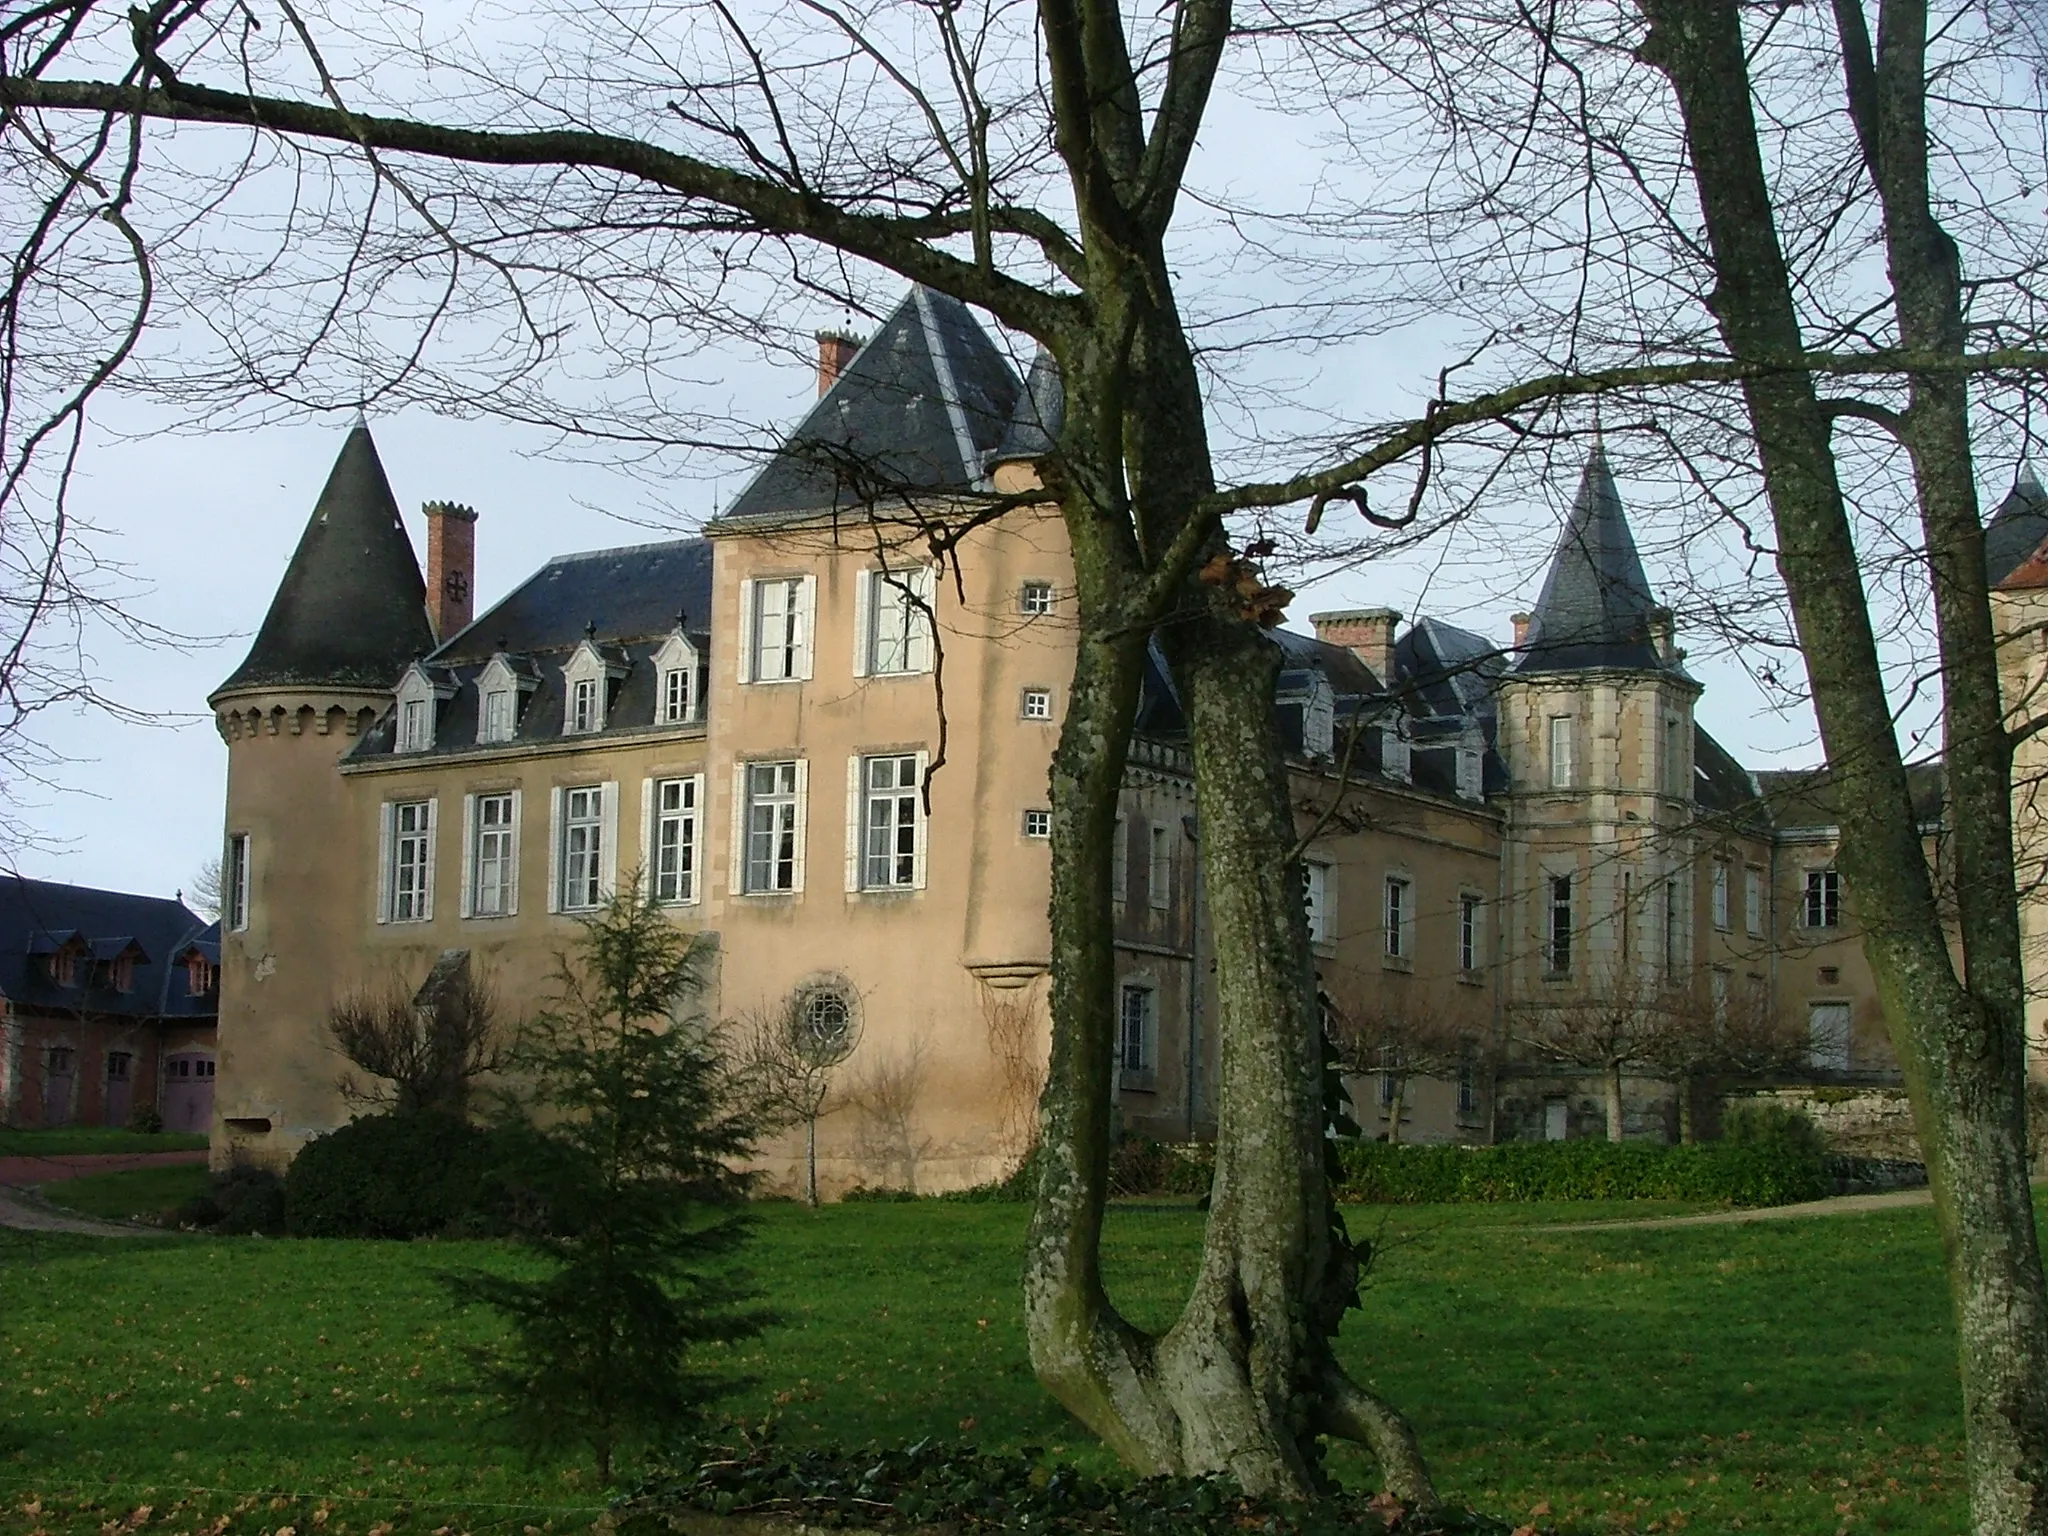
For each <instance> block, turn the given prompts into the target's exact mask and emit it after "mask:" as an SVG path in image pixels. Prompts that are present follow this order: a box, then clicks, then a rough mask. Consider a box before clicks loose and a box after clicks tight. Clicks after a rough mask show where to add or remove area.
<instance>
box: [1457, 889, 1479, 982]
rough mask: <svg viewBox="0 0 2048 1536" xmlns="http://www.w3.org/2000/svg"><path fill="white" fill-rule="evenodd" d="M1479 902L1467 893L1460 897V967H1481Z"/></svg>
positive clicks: (1473, 969)
mask: <svg viewBox="0 0 2048 1536" xmlns="http://www.w3.org/2000/svg"><path fill="white" fill-rule="evenodd" d="M1479 902H1480V898H1479V897H1477V896H1473V895H1471V894H1469V893H1468V894H1466V895H1463V896H1460V897H1459V898H1458V969H1459V970H1461V971H1476V970H1478V969H1479V910H1480V908H1479Z"/></svg>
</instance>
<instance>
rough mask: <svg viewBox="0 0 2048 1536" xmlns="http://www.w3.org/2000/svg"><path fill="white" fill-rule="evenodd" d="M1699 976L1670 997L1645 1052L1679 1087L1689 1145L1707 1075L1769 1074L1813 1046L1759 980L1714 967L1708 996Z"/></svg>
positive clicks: (1792, 1066)
mask: <svg viewBox="0 0 2048 1536" xmlns="http://www.w3.org/2000/svg"><path fill="white" fill-rule="evenodd" d="M1698 980H1699V978H1697V977H1693V978H1689V981H1688V987H1687V990H1686V991H1684V992H1681V993H1678V994H1675V995H1674V996H1673V997H1672V998H1671V999H1670V1000H1668V1001H1667V1002H1666V1004H1665V1006H1664V1008H1663V1011H1662V1015H1661V1017H1662V1021H1663V1027H1662V1028H1661V1029H1660V1030H1658V1031H1657V1032H1656V1033H1655V1034H1654V1035H1653V1036H1652V1037H1651V1039H1650V1041H1649V1044H1648V1047H1647V1049H1646V1050H1645V1051H1644V1052H1643V1053H1642V1059H1643V1061H1644V1062H1645V1063H1646V1064H1647V1065H1648V1066H1649V1068H1650V1069H1651V1070H1652V1071H1654V1072H1655V1073H1656V1074H1657V1075H1658V1076H1659V1077H1662V1078H1664V1079H1665V1080H1666V1081H1668V1082H1670V1083H1671V1085H1672V1086H1673V1087H1674V1088H1675V1089H1676V1090H1677V1093H1678V1139H1679V1141H1680V1143H1681V1144H1684V1145H1688V1146H1689V1145H1691V1143H1692V1142H1693V1141H1694V1140H1695V1139H1696V1137H1695V1129H1694V1127H1695V1121H1696V1112H1697V1109H1698V1105H1697V1102H1696V1101H1697V1097H1698V1091H1699V1086H1700V1083H1701V1081H1702V1080H1703V1079H1707V1078H1751V1079H1756V1078H1762V1079H1766V1080H1768V1079H1770V1078H1772V1077H1776V1076H1779V1075H1781V1074H1783V1073H1786V1072H1790V1071H1794V1070H1796V1069H1798V1068H1801V1067H1803V1066H1805V1065H1806V1064H1807V1061H1808V1056H1809V1052H1810V1050H1811V1046H1810V1042H1809V1041H1808V1039H1807V1036H1806V1033H1805V1031H1804V1030H1802V1029H1801V1028H1800V1027H1799V1026H1798V1025H1797V1024H1796V1023H1795V1022H1794V1021H1793V1020H1792V1019H1791V1018H1790V1017H1789V1016H1788V1015H1785V1014H1782V1013H1780V1012H1779V1011H1778V1010H1777V1009H1776V1008H1774V1007H1773V1006H1772V1003H1771V995H1770V991H1769V989H1768V988H1766V987H1765V986H1764V985H1763V984H1762V982H1761V980H1758V981H1756V982H1753V983H1751V984H1749V985H1746V986H1744V987H1741V988H1739V989H1738V988H1736V987H1735V985H1734V978H1733V976H1732V975H1731V974H1730V973H1728V972H1726V971H1722V972H1714V973H1710V974H1709V977H1708V983H1709V985H1708V987H1707V989H1706V991H1705V993H1704V995H1702V993H1701V991H1700V989H1699V987H1698Z"/></svg>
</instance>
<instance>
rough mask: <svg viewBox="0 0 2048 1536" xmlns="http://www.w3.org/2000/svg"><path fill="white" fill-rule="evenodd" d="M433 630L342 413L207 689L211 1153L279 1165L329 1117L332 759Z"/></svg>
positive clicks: (334, 1109) (351, 922) (339, 822)
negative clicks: (268, 594) (273, 576)
mask: <svg viewBox="0 0 2048 1536" xmlns="http://www.w3.org/2000/svg"><path fill="white" fill-rule="evenodd" d="M433 644H434V638H433V631H432V629H431V627H430V626H429V623H428V615H427V609H426V585H425V582H424V581H423V580H422V579H421V575H420V568H419V562H418V560H417V558H416V557H415V556H414V554H413V548H412V541H411V540H410V539H409V538H407V537H406V533H405V528H404V526H403V524H402V523H401V521H400V518H399V512H398V503H397V501H396V500H395V499H394V498H393V496H392V494H391V485H390V482H389V481H388V480H387V479H386V478H385V474H384V466H383V464H382V463H380V462H379V460H378V457H377V448H376V445H375V443H373V442H372V441H371V438H370V431H369V427H368V425H367V424H366V423H364V422H363V421H361V420H360V419H359V420H358V421H357V423H356V425H355V427H354V428H353V429H352V430H351V431H350V433H349V435H348V439H347V441H346V442H344V443H343V444H342V448H341V453H340V455H339V456H338V457H337V458H336V459H335V461H334V468H333V469H332V471H331V472H330V473H329V474H328V477H327V483H326V485H325V487H323V488H322V490H321V492H320V498H319V500H318V501H317V502H316V503H315V504H314V507H313V515H312V517H311V518H310V519H309V520H308V521H307V523H306V529H305V532H304V533H303V534H302V535H301V536H300V538H299V543H298V548H297V549H296V550H295V551H294V552H293V554H292V558H291V563H290V564H289V565H287V566H286V568H285V573H284V579H283V581H282V582H281V583H280V584H279V585H278V589H277V595H276V596H275V597H274V598H272V600H271V604H270V611H269V612H268V613H267V614H266V615H265V616H264V620H263V625H262V628H260V629H259V630H258V631H257V634H256V639H255V643H254V644H253V645H251V646H250V648H249V654H248V656H247V658H246V659H245V660H244V661H243V662H242V664H241V665H240V666H239V667H237V668H236V669H235V671H234V672H233V674H232V675H230V676H229V678H228V679H227V681H226V682H224V683H222V684H221V685H220V687H219V688H218V689H216V690H215V691H214V693H213V694H212V696H211V697H210V698H209V699H208V701H207V702H208V703H209V704H210V705H211V706H212V707H213V711H214V723H215V725H216V727H217V728H218V729H219V731H220V734H221V739H222V740H223V741H225V742H226V743H227V746H228V792H227V821H226V826H225V829H224V831H225V837H224V840H223V844H222V853H221V898H222V913H221V974H220V1066H219V1069H218V1077H217V1079H216V1085H215V1091H214V1115H215V1120H216V1125H215V1128H214V1130H215V1134H214V1139H213V1160H214V1163H215V1165H216V1166H221V1165H224V1164H225V1163H227V1162H228V1161H230V1160H232V1159H234V1158H236V1157H241V1158H244V1159H247V1160H251V1161H255V1162H260V1163H264V1164H267V1165H270V1166H272V1167H277V1168H282V1167H283V1166H284V1164H285V1163H286V1162H288V1161H289V1160H290V1158H291V1155H292V1153H293V1152H294V1151H296V1150H297V1148H298V1147H299V1145H300V1144H301V1143H302V1142H303V1141H304V1140H305V1138H306V1137H307V1136H308V1135H309V1134H312V1133H313V1132H315V1131H318V1130H322V1129H326V1128H327V1127H329V1126H331V1125H333V1124H335V1123H336V1121H337V1120H338V1119H340V1118H341V1115H340V1113H339V1104H338V1094H337V1092H336V1089H335V1085H334V1076H335V1074H334V1073H333V1072H332V1071H331V1070H330V1071H322V1070H319V1069H316V1068H310V1067H308V1066H306V1065H304V1064H306V1063H319V1062H324V1061H325V1059H326V1058H325V1053H324V1052H320V1051H308V1050H306V1049H304V1041H305V1040H306V1038H307V1037H308V1036H309V1035H317V1033H318V1032H319V1031H321V1030H323V1029H324V1028H325V1027H326V1019H327V1014H328V1010H329V1009H330V1007H331V1006H332V1004H333V1002H334V1001H335V998H336V994H337V993H338V992H339V991H341V990H345V988H346V986H347V985H348V984H349V982H351V981H353V980H354V979H355V973H356V969H357V968H356V966H355V964H354V962H353V944H352V941H353V939H354V936H355V935H356V933H357V931H358V925H359V920H360V918H361V916H362V914H360V913H358V912H356V911H354V910H353V908H354V906H355V904H356V902H357V893H359V892H361V891H364V890H367V889H370V885H369V882H368V881H367V880H366V878H365V873H364V871H365V867H366V861H368V860H370V859H372V858H374V856H375V850H374V848H365V847H364V846H363V843H364V834H363V831H362V828H361V827H360V826H359V825H357V823H358V822H360V821H361V820H362V818H360V817H358V816H355V815H353V814H352V813H351V809H350V807H351V803H352V801H351V797H350V795H349V794H348V785H347V783H346V781H345V780H344V779H343V777H342V775H341V773H340V771H339V769H338V766H337V764H338V760H339V759H340V758H341V757H342V755H343V754H344V753H346V752H348V751H349V750H350V748H352V747H353V746H354V745H355V743H356V742H357V740H358V739H359V738H360V737H361V735H362V733H363V732H364V731H365V730H367V729H368V728H369V727H370V726H371V725H373V724H374V723H375V722H376V721H377V719H378V718H379V716H381V715H382V714H383V712H384V711H385V710H387V709H388V708H390V706H391V697H392V688H393V686H394V685H395V684H396V682H397V680H398V678H399V675H400V674H401V673H402V672H403V671H404V669H405V668H406V666H407V665H408V664H409V663H411V662H412V661H413V660H414V659H415V658H417V657H419V656H422V655H425V654H426V653H427V652H428V651H430V650H431V649H433ZM284 1046H288V1047H289V1048H282V1049H280V1048H277V1047H284Z"/></svg>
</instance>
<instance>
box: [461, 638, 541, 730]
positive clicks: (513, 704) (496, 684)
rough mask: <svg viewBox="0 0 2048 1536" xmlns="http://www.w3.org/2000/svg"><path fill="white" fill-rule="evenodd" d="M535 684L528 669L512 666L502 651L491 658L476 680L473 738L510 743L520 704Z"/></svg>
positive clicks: (517, 724)
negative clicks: (474, 734)
mask: <svg viewBox="0 0 2048 1536" xmlns="http://www.w3.org/2000/svg"><path fill="white" fill-rule="evenodd" d="M537 682H538V680H537V679H536V678H535V677H534V675H533V672H532V669H531V668H530V667H527V666H525V665H524V664H523V663H522V664H520V665H517V666H515V665H514V664H513V661H512V658H511V657H509V656H507V655H506V654H505V653H504V652H503V651H499V652H498V653H497V654H496V655H494V656H492V657H491V659H490V660H489V661H488V662H486V663H485V664H484V669H483V671H482V672H480V673H478V674H477V679H476V694H477V707H476V739H477V740H478V741H479V742H492V741H510V740H511V739H512V738H513V737H514V736H516V735H518V734H519V715H520V706H521V703H522V702H523V700H524V699H525V697H526V695H527V694H529V693H531V692H533V690H534V688H535V687H536V686H537Z"/></svg>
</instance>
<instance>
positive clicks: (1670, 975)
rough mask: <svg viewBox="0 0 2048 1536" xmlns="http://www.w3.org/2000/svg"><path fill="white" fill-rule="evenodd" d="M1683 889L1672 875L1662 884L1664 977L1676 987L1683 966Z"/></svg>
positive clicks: (1684, 935)
mask: <svg viewBox="0 0 2048 1536" xmlns="http://www.w3.org/2000/svg"><path fill="white" fill-rule="evenodd" d="M1685 938H1686V934H1685V901H1684V888H1683V887H1682V886H1681V885H1680V884H1679V882H1678V877H1677V876H1676V875H1673V876H1671V877H1669V878H1668V879H1666V880H1665V882H1664V977H1665V980H1666V982H1667V983H1669V984H1671V985H1676V984H1677V982H1678V979H1679V974H1680V972H1681V971H1682V970H1683V969H1684V966H1685Z"/></svg>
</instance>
